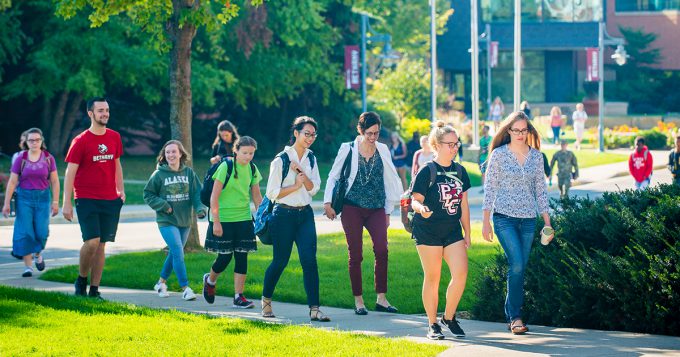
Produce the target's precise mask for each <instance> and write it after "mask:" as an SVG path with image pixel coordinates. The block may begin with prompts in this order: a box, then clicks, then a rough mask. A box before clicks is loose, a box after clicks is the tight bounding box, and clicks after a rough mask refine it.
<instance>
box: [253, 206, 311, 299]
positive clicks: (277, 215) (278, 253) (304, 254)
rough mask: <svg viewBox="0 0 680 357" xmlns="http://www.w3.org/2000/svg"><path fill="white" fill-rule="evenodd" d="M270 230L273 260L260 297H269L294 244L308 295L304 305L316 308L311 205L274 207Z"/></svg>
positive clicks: (265, 276)
mask: <svg viewBox="0 0 680 357" xmlns="http://www.w3.org/2000/svg"><path fill="white" fill-rule="evenodd" d="M273 214H274V219H273V220H272V222H271V227H270V229H271V230H272V232H276V234H275V235H274V237H273V248H274V258H273V260H272V262H271V264H269V267H268V268H267V271H266V272H265V274H264V286H263V288H262V296H264V297H265V298H272V296H273V295H274V289H275V288H276V284H277V283H278V282H279V278H280V277H281V274H282V273H283V270H284V269H285V268H286V266H287V265H288V260H290V254H291V252H292V250H293V243H295V245H297V250H298V256H299V257H300V265H301V266H302V276H303V280H304V284H305V292H306V293H307V305H309V306H310V307H311V306H319V269H318V266H317V264H316V225H315V223H314V213H313V212H312V208H311V207H310V206H306V207H305V208H304V209H303V210H294V209H286V208H283V207H281V206H279V205H276V206H274V211H273Z"/></svg>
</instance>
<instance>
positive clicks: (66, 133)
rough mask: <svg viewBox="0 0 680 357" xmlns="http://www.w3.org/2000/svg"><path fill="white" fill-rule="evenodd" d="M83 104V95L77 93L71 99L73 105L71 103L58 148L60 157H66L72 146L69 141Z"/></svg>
mask: <svg viewBox="0 0 680 357" xmlns="http://www.w3.org/2000/svg"><path fill="white" fill-rule="evenodd" d="M82 103H83V94H82V93H75V94H74V95H73V98H72V99H71V103H69V106H68V110H67V111H66V117H65V119H66V121H65V122H64V125H63V126H62V128H61V136H60V139H59V140H60V142H59V146H58V148H59V152H57V153H56V154H57V155H59V156H61V155H66V149H67V148H68V146H69V144H70V143H69V139H70V138H71V131H73V126H75V124H76V120H78V114H79V113H80V106H81V105H82Z"/></svg>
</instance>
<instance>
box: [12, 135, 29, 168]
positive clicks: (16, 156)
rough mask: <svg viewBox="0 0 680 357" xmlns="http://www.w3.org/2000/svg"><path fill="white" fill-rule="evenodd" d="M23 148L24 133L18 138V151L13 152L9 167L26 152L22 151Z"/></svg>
mask: <svg viewBox="0 0 680 357" xmlns="http://www.w3.org/2000/svg"><path fill="white" fill-rule="evenodd" d="M25 146H26V131H24V132H23V133H21V135H20V136H19V151H17V152H15V153H14V155H12V161H11V164H10V165H14V162H15V161H17V159H18V158H19V157H20V156H21V153H22V152H23V151H24V150H26V149H24V147H25ZM10 167H11V166H10Z"/></svg>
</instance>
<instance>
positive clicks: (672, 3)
mask: <svg viewBox="0 0 680 357" xmlns="http://www.w3.org/2000/svg"><path fill="white" fill-rule="evenodd" d="M664 10H676V11H677V10H680V0H616V11H618V12H635V11H652V12H653V11H664Z"/></svg>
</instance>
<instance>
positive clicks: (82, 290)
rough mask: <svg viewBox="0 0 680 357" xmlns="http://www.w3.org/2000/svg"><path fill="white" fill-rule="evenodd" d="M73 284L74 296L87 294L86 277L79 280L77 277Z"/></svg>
mask: <svg viewBox="0 0 680 357" xmlns="http://www.w3.org/2000/svg"><path fill="white" fill-rule="evenodd" d="M73 285H75V287H76V296H87V279H86V280H83V281H81V280H80V278H77V279H76V282H75V283H74V284H73Z"/></svg>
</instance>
